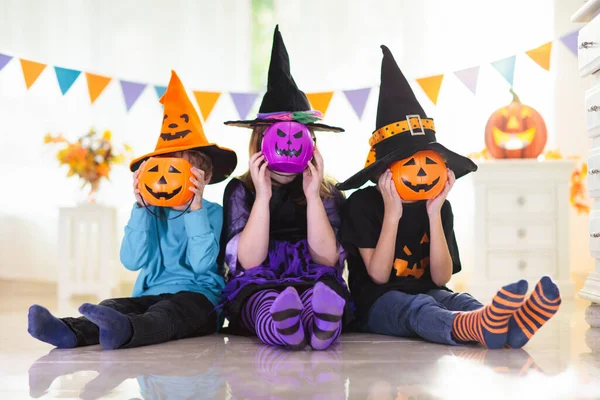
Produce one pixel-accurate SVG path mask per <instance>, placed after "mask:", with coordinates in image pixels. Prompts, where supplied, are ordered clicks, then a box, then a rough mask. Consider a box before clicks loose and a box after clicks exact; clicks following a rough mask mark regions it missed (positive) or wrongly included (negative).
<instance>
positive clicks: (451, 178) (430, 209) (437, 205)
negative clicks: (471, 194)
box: [427, 169, 456, 217]
mask: <svg viewBox="0 0 600 400" xmlns="http://www.w3.org/2000/svg"><path fill="white" fill-rule="evenodd" d="M454 182H456V175H454V172H452V170H451V169H448V180H447V181H446V186H444V190H442V193H440V194H438V195H437V196H436V197H435V198H433V199H430V200H427V214H428V215H429V216H430V217H431V216H432V215H437V214H438V213H439V212H440V210H441V209H442V205H443V204H444V201H446V197H448V193H450V189H452V186H454Z"/></svg>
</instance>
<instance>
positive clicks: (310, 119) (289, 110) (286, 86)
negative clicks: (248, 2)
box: [225, 25, 344, 132]
mask: <svg viewBox="0 0 600 400" xmlns="http://www.w3.org/2000/svg"><path fill="white" fill-rule="evenodd" d="M322 118H323V114H322V113H321V112H320V111H317V110H311V109H310V103H309V102H308V98H307V97H306V94H305V93H304V92H303V91H302V90H300V89H299V88H298V85H296V82H295V81H294V78H293V77H292V72H291V70H290V57H289V55H288V52H287V49H286V48H285V43H284V42H283V37H282V36H281V32H279V25H277V26H275V32H274V33H273V48H272V49H271V63H270V64H269V76H268V82H267V92H266V93H265V95H264V96H263V99H262V103H261V104H260V108H259V110H258V115H257V117H256V118H255V119H252V120H244V121H227V122H225V125H231V126H239V127H242V128H254V127H255V126H261V125H273V124H274V123H276V122H281V121H296V122H300V123H302V124H304V125H306V126H308V127H309V128H311V129H313V130H315V131H332V132H344V129H342V128H338V127H335V126H329V125H325V124H322V123H319V122H318V121H320V120H321V119H322Z"/></svg>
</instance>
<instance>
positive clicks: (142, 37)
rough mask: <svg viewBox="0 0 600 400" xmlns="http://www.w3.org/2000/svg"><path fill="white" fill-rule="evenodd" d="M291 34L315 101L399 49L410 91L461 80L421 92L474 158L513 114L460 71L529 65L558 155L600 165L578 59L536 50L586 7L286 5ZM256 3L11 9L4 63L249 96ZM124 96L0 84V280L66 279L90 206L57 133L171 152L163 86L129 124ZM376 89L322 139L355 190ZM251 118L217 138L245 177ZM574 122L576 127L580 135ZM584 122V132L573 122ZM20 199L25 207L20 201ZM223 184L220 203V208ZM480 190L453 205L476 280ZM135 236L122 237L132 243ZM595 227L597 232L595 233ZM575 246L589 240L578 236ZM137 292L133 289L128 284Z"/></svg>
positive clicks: (454, 142) (524, 75) (356, 84)
mask: <svg viewBox="0 0 600 400" xmlns="http://www.w3.org/2000/svg"><path fill="white" fill-rule="evenodd" d="M275 4H276V12H275V18H274V20H275V21H277V22H279V24H280V28H281V31H282V34H283V36H284V39H285V41H286V44H287V47H288V51H289V53H290V55H291V65H292V72H293V74H294V76H295V78H296V81H297V83H298V84H299V85H300V87H301V88H302V89H303V90H304V91H306V92H310V91H322V90H328V89H352V88H361V87H367V86H377V85H378V84H379V74H380V63H381V51H380V49H379V45H380V44H386V45H388V46H389V47H390V49H391V50H392V52H393V53H394V55H395V57H396V59H397V61H398V62H399V64H400V66H401V68H402V69H403V71H404V72H405V74H406V75H407V76H408V77H412V78H415V77H422V76H427V75H433V74H439V73H447V74H448V75H447V76H446V78H445V80H444V83H443V85H442V90H441V93H440V96H439V100H438V106H437V107H434V106H433V105H432V104H431V103H430V102H429V100H428V99H427V98H426V97H425V95H424V94H423V93H422V92H421V91H420V88H418V87H415V91H416V92H417V96H418V97H419V99H420V100H421V101H422V104H423V106H424V108H425V109H426V111H427V112H428V113H429V114H430V116H432V117H434V118H435V119H436V126H437V128H438V140H440V142H442V143H444V144H445V145H447V146H448V147H449V148H451V149H453V150H455V151H458V152H461V153H463V154H466V153H469V152H471V151H478V150H480V149H482V148H483V146H484V141H483V129H484V127H485V123H486V120H487V117H488V116H489V114H490V113H491V112H492V111H494V110H495V109H496V108H499V107H501V106H503V105H505V104H507V103H508V102H509V100H510V99H511V96H510V95H509V93H508V85H507V84H506V82H505V81H504V80H503V78H502V77H500V76H499V75H498V74H497V73H496V71H495V70H493V69H492V67H491V66H489V65H487V66H486V65H484V66H483V67H482V69H481V72H480V83H479V87H478V94H477V95H476V96H474V95H473V94H472V93H471V92H470V91H469V90H468V89H467V88H465V87H464V86H463V85H462V83H460V82H459V81H458V80H457V79H456V78H455V77H454V76H453V75H452V74H451V72H452V71H455V70H459V69H463V68H467V67H470V66H473V65H479V64H482V63H485V62H491V61H494V60H497V59H500V58H503V57H507V56H510V55H513V54H515V53H520V55H519V56H518V57H517V67H516V73H515V83H514V87H515V90H516V91H517V93H519V95H520V97H521V99H522V100H523V101H524V102H525V103H527V104H529V105H532V106H534V107H535V108H536V109H538V111H540V112H541V113H542V115H543V116H544V118H545V119H546V122H547V124H548V128H549V131H550V136H549V144H548V146H549V147H560V148H561V150H563V152H564V153H566V154H569V153H575V154H580V155H585V153H586V151H587V146H588V145H587V142H586V140H585V134H584V133H583V130H584V127H583V106H582V104H580V103H582V100H583V91H584V89H585V82H582V81H581V80H580V79H579V78H578V73H577V65H576V58H575V56H573V55H572V54H571V53H570V52H569V51H568V50H567V49H566V48H564V46H563V45H562V44H561V43H559V42H555V45H554V48H553V56H552V71H551V72H546V71H543V70H541V69H540V68H539V67H538V66H537V65H536V64H535V63H534V62H533V61H531V60H530V59H529V58H528V57H527V56H526V55H524V54H523V52H524V51H526V50H528V49H531V48H533V47H536V46H538V45H540V44H543V43H545V42H547V41H549V40H553V39H556V38H558V37H559V36H560V35H562V34H564V33H567V32H569V31H571V30H572V29H575V28H576V26H575V25H572V24H570V23H569V22H568V21H569V17H570V15H571V14H572V12H573V11H574V10H575V9H576V8H577V7H578V6H579V5H580V4H581V1H580V0H555V1H554V2H552V1H549V0H529V1H520V0H505V1H502V2H483V1H476V0H455V1H452V2H449V1H443V0H438V1H435V0H420V1H415V0H412V1H409V0H379V1H359V0H355V1H348V0H328V1H326V2H325V1H322V0H304V1H302V2H295V1H284V0H279V1H276V2H275ZM250 12H251V10H250V1H249V0H245V1H242V0H226V1H220V2H215V1H194V0H189V1H186V0H178V1H169V2H166V1H160V0H152V1H142V0H134V1H132V0H129V1H126V2H124V1H116V0H109V1H102V2H98V1H92V0H85V1H80V2H75V1H67V0H59V1H56V0H55V1H53V2H47V1H43V0H29V1H19V0H0V53H2V52H6V53H10V54H15V55H18V56H23V57H25V58H30V59H33V60H39V61H44V62H48V63H50V64H53V65H62V66H65V67H73V68H78V69H83V70H86V71H91V72H97V73H101V74H106V75H109V76H117V77H121V78H124V79H130V80H139V81H142V82H152V83H156V84H166V83H167V80H168V76H169V70H170V69H171V68H175V69H176V70H177V71H178V72H179V73H180V76H181V77H182V79H183V81H184V84H186V85H187V86H188V88H189V89H191V88H193V89H199V90H202V89H206V90H211V89H213V90H237V91H244V90H248V89H250V87H249V84H250V82H249V70H250V54H249V48H250V43H249V40H250ZM122 102H123V99H122V96H121V93H120V87H119V85H118V83H116V82H113V83H111V85H110V86H109V87H108V88H107V90H106V93H104V94H103V95H102V96H101V97H100V98H99V99H98V101H97V103H96V104H95V105H93V106H90V105H89V100H88V97H87V87H86V85H85V80H84V79H82V77H80V78H79V79H78V81H77V82H76V83H75V85H74V86H73V88H72V89H71V91H70V92H69V93H68V94H67V96H65V97H61V96H60V94H59V91H58V87H57V84H56V78H55V77H54V72H53V71H52V70H46V71H45V72H44V73H43V74H42V76H41V77H40V79H39V81H38V82H37V83H36V84H35V85H34V87H33V88H32V89H31V90H30V91H26V90H25V88H24V84H23V81H22V74H21V71H20V66H19V64H18V62H15V61H14V60H13V61H11V63H10V64H9V65H8V66H7V67H5V70H3V71H2V72H0V140H1V142H0V143H1V144H2V145H1V146H0V171H2V172H1V173H0V174H1V175H0V176H1V177H2V182H3V184H2V186H0V188H1V189H0V194H4V196H0V252H1V254H2V258H1V261H0V277H2V278H4V277H15V278H31V277H35V278H37V279H44V280H54V279H55V277H56V275H57V274H56V268H57V262H56V224H57V215H58V212H57V207H59V206H67V205H73V204H75V201H76V199H77V198H78V196H79V198H81V197H82V196H81V195H78V189H77V182H76V181H73V180H67V179H66V178H65V177H64V173H65V171H64V170H59V169H58V168H56V162H55V160H54V149H51V148H50V147H46V146H43V145H42V144H41V141H42V138H43V136H44V134H45V133H46V132H49V131H50V132H63V133H65V134H66V135H68V136H69V137H71V138H73V137H75V136H76V135H78V134H80V133H82V132H83V131H85V130H87V129H88V128H89V127H90V126H92V125H93V126H96V127H97V128H98V129H111V130H113V133H114V137H115V140H116V142H121V141H126V142H128V143H130V144H131V145H133V146H134V149H135V152H136V154H138V155H139V154H143V153H145V152H147V151H149V150H151V149H152V148H153V146H154V144H155V141H156V135H157V133H158V127H159V121H160V118H161V111H160V107H159V105H158V104H157V102H156V95H155V93H154V91H153V89H152V88H149V89H147V90H146V92H144V94H143V95H142V97H141V98H140V99H139V100H138V103H137V104H136V105H135V106H134V107H133V109H132V110H131V112H130V113H126V112H125V110H124V107H123V105H122ZM376 104H377V91H373V92H372V93H371V96H370V98H369V101H368V103H367V107H366V110H365V113H364V116H363V119H362V121H359V120H358V119H357V118H356V116H355V114H354V112H353V111H352V109H351V107H350V105H349V104H348V103H347V101H346V99H345V98H344V97H343V94H341V93H340V92H337V93H336V94H335V95H334V99H333V101H332V104H331V107H330V109H329V111H328V113H327V117H326V122H328V123H330V124H332V125H340V126H343V127H345V128H346V129H347V132H346V133H344V134H334V133H322V134H320V136H319V142H320V146H321V148H322V152H323V153H324V155H325V163H326V166H327V169H328V171H329V172H330V173H331V174H333V175H334V176H335V177H336V178H338V179H340V180H342V179H345V178H347V177H348V176H350V175H351V174H353V173H354V172H355V171H357V170H358V169H360V168H362V165H363V163H364V159H365V157H366V153H367V151H368V147H367V139H368V137H369V135H370V134H371V132H372V131H373V129H374V125H375V112H376ZM232 118H237V115H236V112H235V109H234V107H233V105H232V104H231V101H230V99H229V98H228V97H227V96H226V97H223V98H222V99H221V100H220V101H219V102H218V103H217V106H216V108H215V110H214V111H213V113H212V115H211V118H210V119H209V121H208V123H207V125H206V131H207V134H208V136H209V138H212V139H215V140H217V141H219V142H220V143H222V144H223V145H226V146H229V147H231V148H233V149H235V150H236V151H238V157H239V161H240V163H239V166H238V169H237V171H236V173H241V172H242V171H244V170H245V167H246V163H247V139H248V137H249V132H248V131H246V130H243V129H239V128H230V127H224V126H223V125H222V121H225V120H228V119H232ZM567 120H569V121H571V122H567ZM572 121H577V122H575V123H574V124H572ZM130 183H131V181H130V174H129V173H128V172H127V170H126V169H125V168H120V169H115V174H114V176H113V179H112V182H111V183H109V184H103V185H102V186H103V187H102V189H101V195H100V200H102V199H104V201H105V202H107V203H109V204H114V205H116V206H118V207H119V212H120V217H121V218H120V223H121V225H123V224H124V223H125V222H126V219H127V216H128V209H129V206H130V204H131V196H130ZM11 188H17V192H18V196H17V199H16V200H15V197H14V196H13V197H8V196H7V195H6V193H8V191H9V190H12V189H11ZM223 188H224V185H222V184H220V185H217V186H215V187H210V188H209V189H208V190H207V197H209V198H211V199H214V200H219V199H220V198H221V195H222V190H223ZM472 195H473V191H472V187H471V183H470V180H469V179H468V178H466V179H464V180H461V181H459V184H457V186H456V187H455V189H454V191H453V193H452V194H451V195H450V200H451V201H452V202H453V207H454V210H455V216H456V219H457V220H458V221H468V223H466V222H465V223H457V224H456V233H457V236H458V241H459V244H460V245H461V255H462V258H463V264H464V265H465V273H464V274H462V276H463V278H462V279H467V278H468V277H469V271H470V270H472V269H473V268H475V266H474V258H473V251H472V243H473V229H472V224H471V221H472V218H473V214H472V210H471V204H473V200H472ZM586 221H587V219H586V217H585V216H584V217H579V218H574V220H573V223H572V225H573V227H572V230H573V232H574V234H576V235H581V232H585V230H584V229H585V223H586ZM121 229H122V226H121V227H120V230H121ZM582 229H583V231H582ZM574 237H575V236H574ZM578 243H579V241H576V240H572V249H573V250H574V251H573V257H572V265H573V268H574V269H578V270H589V269H591V263H590V259H589V256H588V253H587V250H585V243H587V242H586V241H585V240H584V241H583V245H581V244H578ZM123 276H124V277H126V278H127V279H131V278H132V277H133V276H134V275H133V274H127V273H123Z"/></svg>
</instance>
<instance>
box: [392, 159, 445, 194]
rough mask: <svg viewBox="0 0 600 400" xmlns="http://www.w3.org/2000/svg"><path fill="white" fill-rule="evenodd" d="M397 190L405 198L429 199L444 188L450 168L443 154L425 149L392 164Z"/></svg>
mask: <svg viewBox="0 0 600 400" xmlns="http://www.w3.org/2000/svg"><path fill="white" fill-rule="evenodd" d="M390 171H391V172H392V179H393V180H394V184H395V185H396V190H397V191H398V194H399V195H400V197H401V198H402V199H403V200H408V201H416V200H429V199H433V198H434V197H436V196H437V195H438V194H440V193H441V192H442V190H444V186H445V185H446V181H447V180H448V170H447V168H446V163H445V162H444V159H443V158H442V156H440V155H439V154H438V153H436V152H435V151H433V150H424V151H419V152H417V153H415V154H414V155H412V156H410V157H408V158H405V159H404V160H400V161H396V162H395V163H393V164H392V165H391V166H390Z"/></svg>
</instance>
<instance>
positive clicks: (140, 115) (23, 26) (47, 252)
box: [0, 0, 250, 280]
mask: <svg viewBox="0 0 600 400" xmlns="http://www.w3.org/2000/svg"><path fill="white" fill-rule="evenodd" d="M249 13H250V2H249V1H247V0H227V1H223V2H213V1H211V2H206V1H205V2H199V1H196V0H177V1H173V0H170V1H168V2H167V1H162V0H150V1H149V0H129V1H119V0H103V1H101V2H99V1H94V0H84V1H69V0H54V1H51V2H50V1H45V0H27V1H21V0H0V53H7V54H12V55H15V56H20V57H23V58H27V59H31V60H35V61H40V62H45V63H49V64H51V65H58V66H64V67H68V68H75V69H81V70H84V71H88V72H96V73H99V74H104V75H108V76H113V77H119V78H122V79H128V80H133V81H140V82H150V83H154V84H162V85H166V84H167V83H168V80H169V77H170V70H171V69H175V70H177V71H178V73H179V74H180V77H181V79H182V80H183V82H184V84H185V85H186V86H187V87H188V89H192V88H195V89H200V90H202V89H205V90H211V89H213V90H216V89H226V90H233V89H238V90H247V89H249V87H248V85H249V71H248V65H249V57H250V54H249V50H248V49H249V47H250V42H249V40H250V39H249V32H250V30H249V29H250V20H249V18H248V15H249ZM220 105H221V106H222V107H224V108H226V109H228V114H227V115H226V116H225V115H222V113H221V114H220V110H219V109H218V107H219V106H217V109H216V110H215V111H214V112H215V116H217V117H216V118H215V120H214V121H215V123H213V124H211V125H210V129H207V135H208V136H209V139H214V140H217V139H218V138H219V136H222V135H223V134H224V131H225V130H226V129H227V128H225V127H224V126H223V125H222V124H221V123H218V121H222V120H223V119H224V118H231V117H233V115H232V114H231V109H232V106H231V105H230V100H229V99H228V98H226V99H224V100H223V101H221V102H220ZM219 114H220V115H219ZM161 119H162V112H161V107H160V105H159V104H158V102H157V97H156V94H155V92H154V89H153V88H152V87H149V88H147V89H146V90H145V92H144V93H143V94H142V96H141V97H140V98H139V100H138V101H137V103H136V104H135V105H134V107H133V108H132V110H131V112H129V113H127V112H126V110H125V107H124V103H123V96H122V94H121V88H120V85H119V83H118V82H116V81H113V82H111V84H110V85H109V86H108V87H107V89H106V90H105V92H104V93H103V94H102V95H101V96H100V97H99V98H98V100H97V101H96V103H95V104H94V105H93V106H90V104H89V97H88V94H87V85H86V82H85V78H84V77H83V76H80V77H79V78H78V80H77V81H76V82H75V84H74V85H73V87H72V88H71V90H70V91H69V92H68V93H67V95H66V96H65V97H62V96H61V95H60V91H59V88H58V85H57V81H56V77H55V74H54V71H53V70H52V69H49V68H47V69H46V70H45V71H44V72H43V73H42V75H41V76H40V78H39V79H38V81H37V82H36V83H35V85H34V86H33V87H32V88H31V90H30V91H27V90H26V89H25V85H24V82H23V77H22V73H21V67H20V64H19V62H18V60H12V61H11V62H10V63H9V64H8V65H7V66H6V67H5V68H4V70H2V71H1V73H0V121H2V122H1V123H0V143H1V145H0V171H2V172H1V173H0V176H1V177H2V178H1V179H2V184H1V185H0V194H2V195H1V196H0V254H1V258H0V277H2V278H35V279H40V280H55V279H56V276H57V249H56V246H57V237H56V236H57V220H58V207H59V206H71V205H74V204H75V203H76V202H77V201H78V200H81V199H82V198H85V196H84V195H83V196H82V195H81V194H80V191H79V190H78V182H77V181H76V180H75V179H66V178H65V174H66V171H65V170H64V169H59V168H58V163H57V162H56V160H55V158H54V154H55V150H56V149H55V148H52V147H50V146H46V145H43V144H42V140H43V137H44V135H45V134H46V133H47V132H53V133H60V132H62V133H64V134H65V135H66V136H67V137H68V138H71V139H74V138H76V137H78V136H79V135H81V134H83V133H85V132H87V130H88V129H89V128H90V127H91V126H94V127H96V128H97V129H99V130H104V129H111V130H112V131H113V138H114V140H115V142H116V143H121V142H127V143H129V144H131V145H132V146H133V148H134V150H135V153H136V155H141V154H144V153H146V152H148V151H150V150H152V149H153V148H154V145H155V143H156V140H157V137H158V136H157V135H158V132H159V127H160V122H161ZM233 137H235V133H234V134H233V135H232V138H233ZM240 137H242V136H240ZM219 140H220V139H219ZM220 141H222V142H224V144H231V143H232V141H233V139H230V140H229V141H227V140H220ZM130 188H131V177H130V174H129V173H128V172H127V169H126V168H125V167H116V168H115V169H114V175H113V176H112V182H111V183H103V184H102V187H101V191H100V196H99V200H103V201H104V202H105V203H108V204H112V205H116V206H118V207H119V213H120V226H119V233H121V231H122V227H123V225H124V224H125V223H126V221H127V217H128V212H129V208H130V205H131V204H133V203H132V196H131V189H130ZM215 190H216V191H217V192H218V190H219V189H218V188H211V190H209V191H207V192H208V193H211V191H212V192H215ZM221 190H222V188H221ZM214 197H215V198H220V193H218V194H216V195H215V196H214ZM132 275H133V274H129V278H131V276H132Z"/></svg>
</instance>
